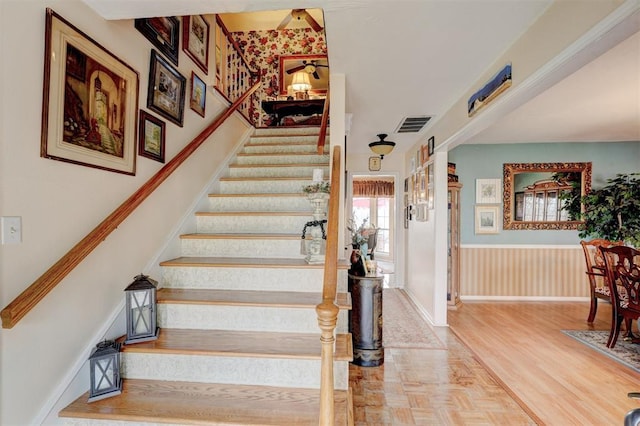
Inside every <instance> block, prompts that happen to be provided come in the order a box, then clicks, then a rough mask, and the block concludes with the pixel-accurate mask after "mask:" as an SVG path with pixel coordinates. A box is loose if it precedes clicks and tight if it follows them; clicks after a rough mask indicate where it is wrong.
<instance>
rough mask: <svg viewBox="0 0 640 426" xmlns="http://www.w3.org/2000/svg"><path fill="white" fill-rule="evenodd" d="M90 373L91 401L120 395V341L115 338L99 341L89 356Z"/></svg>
mask: <svg viewBox="0 0 640 426" xmlns="http://www.w3.org/2000/svg"><path fill="white" fill-rule="evenodd" d="M89 374H90V375H91V388H90V389H89V402H93V401H98V400H100V399H104V398H108V397H111V396H115V395H120V394H121V393H122V380H121V379H120V343H116V342H114V341H113V340H105V341H103V342H100V343H98V344H97V345H96V348H95V349H94V350H93V352H92V353H91V356H90V357H89Z"/></svg>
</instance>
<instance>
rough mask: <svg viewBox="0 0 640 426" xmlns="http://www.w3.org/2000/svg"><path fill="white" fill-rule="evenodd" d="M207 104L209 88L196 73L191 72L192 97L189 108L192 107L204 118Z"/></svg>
mask: <svg viewBox="0 0 640 426" xmlns="http://www.w3.org/2000/svg"><path fill="white" fill-rule="evenodd" d="M206 102H207V86H206V84H204V81H202V79H200V77H198V76H197V75H196V73H194V72H193V71H191V97H190V99H189V106H191V109H192V110H194V111H195V112H197V113H198V114H200V115H201V116H203V117H204V109H205V105H206Z"/></svg>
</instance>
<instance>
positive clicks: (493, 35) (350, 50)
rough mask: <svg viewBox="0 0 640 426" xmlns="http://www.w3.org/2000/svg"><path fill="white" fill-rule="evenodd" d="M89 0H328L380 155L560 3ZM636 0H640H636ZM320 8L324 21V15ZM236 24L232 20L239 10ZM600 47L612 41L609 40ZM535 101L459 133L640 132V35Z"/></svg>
mask: <svg viewBox="0 0 640 426" xmlns="http://www.w3.org/2000/svg"><path fill="white" fill-rule="evenodd" d="M84 1H85V2H86V3H87V4H89V5H90V6H91V7H92V8H94V9H95V10H96V11H97V12H98V13H100V14H101V15H102V16H103V17H105V18H107V19H126V18H135V17H151V16H180V15H191V14H204V13H238V12H250V11H264V10H271V11H274V10H280V12H277V13H275V14H272V15H271V16H270V17H267V19H262V18H260V19H262V22H261V23H260V28H262V29H266V28H268V27H269V26H271V27H272V28H275V26H277V25H278V23H279V22H280V21H282V19H283V18H284V16H285V15H286V13H287V11H286V9H291V8H301V7H307V8H310V9H311V8H322V9H323V10H324V25H325V30H326V38H327V45H328V52H329V65H330V67H331V72H332V73H340V74H344V75H345V79H346V87H347V93H346V112H347V113H351V114H352V115H353V117H352V125H351V129H350V134H349V152H351V153H359V152H361V153H370V151H369V150H368V146H367V145H368V143H369V142H371V141H373V140H375V139H376V136H375V135H376V134H378V133H388V134H389V137H388V138H387V139H389V140H393V141H395V142H397V143H398V148H396V151H398V152H402V151H404V150H407V149H409V148H410V147H411V146H412V145H413V144H414V143H415V142H416V141H417V140H419V139H421V140H425V139H426V137H428V136H430V135H429V126H427V127H426V129H425V130H424V131H423V132H422V133H420V134H394V133H393V131H394V129H395V128H396V127H397V126H398V124H399V123H400V121H401V119H402V118H403V117H406V116H414V115H432V116H434V120H432V122H434V121H436V120H437V119H438V118H439V117H441V116H442V115H443V114H444V113H445V112H446V111H447V110H448V109H449V108H450V107H451V106H452V105H453V104H454V103H455V102H456V101H458V100H459V99H460V98H462V97H463V96H464V94H465V93H466V92H467V91H468V90H469V89H473V86H472V85H473V84H474V82H475V81H476V80H478V78H479V76H480V75H482V74H483V73H484V72H485V71H486V70H487V68H488V67H489V66H490V64H492V63H493V62H494V61H495V60H496V58H498V57H499V56H500V54H502V53H503V52H504V51H505V50H506V49H507V48H508V47H509V45H510V44H511V43H512V42H513V41H514V40H516V39H517V38H518V37H519V36H520V35H521V34H522V33H524V32H525V31H526V30H527V28H528V27H529V26H530V25H531V24H532V23H533V22H534V21H535V20H536V19H537V18H538V17H539V16H540V15H541V14H542V13H543V12H544V11H545V9H546V8H547V7H548V5H549V4H550V3H551V0H459V1H443V0H317V1H304V2H303V1H300V0H297V1H293V0H217V1H214V0H210V1H204V0H180V1H178V0H173V1H157V0H153V1H151V0H84ZM634 1H635V2H640V0H627V2H634ZM637 9H640V8H637ZM638 15H640V12H638V11H637V10H636V13H635V14H634V19H633V20H632V23H631V24H630V25H631V26H632V29H631V30H629V29H628V28H627V30H626V31H627V33H629V34H630V33H634V32H637V31H638V30H640V19H639V18H638ZM314 16H316V18H317V20H318V21H321V19H322V17H321V16H319V15H314ZM269 21H270V22H271V24H269ZM225 22H227V23H228V24H229V25H232V24H231V23H230V21H228V20H225ZM296 24H297V23H293V24H292V25H296ZM233 25H235V24H233ZM633 26H635V29H633ZM230 29H231V28H230ZM254 29H256V28H254ZM626 36H628V34H627V35H626ZM626 36H625V37H626ZM613 39H615V38H613ZM618 39H620V37H618ZM618 41H619V40H616V41H615V43H616V44H617V43H618ZM610 43H613V42H610ZM612 46H613V44H612V45H611V46H608V47H606V49H609V47H612ZM599 48H600V49H601V50H602V43H600V45H599ZM596 50H597V49H593V52H592V53H591V55H592V56H594V57H595V55H597V54H599V53H601V52H596ZM585 52H586V53H585ZM585 52H582V60H583V62H588V61H590V60H591V59H592V58H588V61H587V60H585V59H584V58H585V55H587V56H588V54H589V52H588V49H586V50H585ZM510 90H511V89H510ZM527 101H528V102H526V103H524V104H523V105H522V106H521V107H520V108H518V109H515V110H514V111H512V112H511V110H509V113H506V112H505V113H504V114H502V118H501V119H499V120H497V121H496V122H495V123H492V122H491V121H490V120H485V122H486V124H485V125H484V127H487V126H488V127H487V128H486V129H483V128H482V127H480V126H479V125H478V124H476V126H478V128H477V130H476V131H473V132H471V131H470V132H468V136H466V138H465V139H464V140H461V141H458V142H457V143H510V142H551V141H620V140H623V141H628V140H636V141H637V140H640V35H638V34H636V35H635V36H633V37H631V38H629V39H627V41H625V42H624V43H622V44H620V45H619V46H618V47H616V48H614V49H612V50H610V51H609V52H607V53H606V54H604V55H602V57H600V58H599V59H597V60H596V61H593V62H592V63H590V64H587V65H586V66H584V67H583V68H581V69H579V70H577V71H576V72H575V73H573V74H572V75H571V76H570V77H568V78H566V79H564V80H563V81H561V82H559V83H557V84H556V85H555V86H553V87H551V88H550V89H548V90H546V91H545V92H544V93H542V94H540V95H538V96H536V97H535V98H533V99H531V100H530V101H529V100H528V99H527ZM521 103H523V102H521ZM482 115H483V114H482V113H479V114H477V115H476V117H474V120H470V121H476V122H477V123H480V120H477V118H478V117H481V116H482ZM485 116H486V117H489V114H485ZM457 143H456V144H457Z"/></svg>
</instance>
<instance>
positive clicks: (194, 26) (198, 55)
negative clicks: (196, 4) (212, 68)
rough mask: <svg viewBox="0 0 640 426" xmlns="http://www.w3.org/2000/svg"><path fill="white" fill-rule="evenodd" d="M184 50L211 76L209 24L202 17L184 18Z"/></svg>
mask: <svg viewBox="0 0 640 426" xmlns="http://www.w3.org/2000/svg"><path fill="white" fill-rule="evenodd" d="M182 50H184V52H185V53H186V54H187V56H188V57H190V58H191V59H192V60H193V62H195V63H196V65H197V66H198V67H199V68H200V69H201V70H202V72H204V73H205V74H209V23H208V22H207V21H205V19H204V17H203V16H202V15H193V16H183V17H182Z"/></svg>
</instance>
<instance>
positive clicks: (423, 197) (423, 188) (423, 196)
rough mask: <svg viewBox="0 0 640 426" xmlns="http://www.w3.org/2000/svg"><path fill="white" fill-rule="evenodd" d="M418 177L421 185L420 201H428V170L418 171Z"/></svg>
mask: <svg viewBox="0 0 640 426" xmlns="http://www.w3.org/2000/svg"><path fill="white" fill-rule="evenodd" d="M418 178H419V180H420V186H419V188H418V189H419V195H418V202H426V201H427V171H426V170H423V171H421V172H419V173H418Z"/></svg>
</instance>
